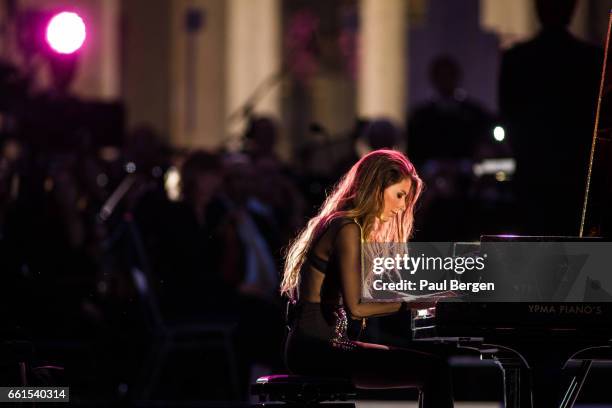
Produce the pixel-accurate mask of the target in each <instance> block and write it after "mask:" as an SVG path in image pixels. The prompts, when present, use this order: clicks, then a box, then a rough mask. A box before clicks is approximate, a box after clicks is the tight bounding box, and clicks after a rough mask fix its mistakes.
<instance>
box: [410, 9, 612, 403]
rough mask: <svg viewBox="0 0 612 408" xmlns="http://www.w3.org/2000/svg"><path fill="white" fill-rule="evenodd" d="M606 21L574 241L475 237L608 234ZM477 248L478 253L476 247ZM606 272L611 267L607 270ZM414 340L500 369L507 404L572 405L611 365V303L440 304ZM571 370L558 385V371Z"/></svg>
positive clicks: (610, 99) (610, 150)
mask: <svg viewBox="0 0 612 408" xmlns="http://www.w3.org/2000/svg"><path fill="white" fill-rule="evenodd" d="M611 27H612V15H611V18H610V25H609V26H608V35H607V41H606V48H605V54H604V63H603V73H602V79H601V85H600V91H599V100H598V104H597V112H596V118H595V128H594V132H593V139H592V145H591V152H590V160H589V164H588V177H587V184H586V194H585V198H584V206H583V211H582V217H581V225H580V232H579V235H578V236H577V237H502V236H500V237H492V236H488V237H481V242H480V246H483V245H486V244H487V243H489V242H491V241H495V240H499V241H503V240H506V241H508V240H516V241H521V240H522V241H529V240H531V239H533V240H541V241H547V240H550V241H554V240H560V241H572V240H574V241H577V242H581V241H586V240H589V239H593V238H590V237H604V239H609V238H610V236H611V232H612V229H611V226H610V219H611V218H610V210H611V209H612V183H610V180H612V166H610V163H611V161H610V160H611V159H612V61H610V58H609V51H610V50H609V48H610V42H611V39H610V32H611ZM477 246H478V245H477ZM476 250H478V248H476ZM608 268H609V266H608ZM412 331H413V338H414V340H415V341H422V342H443V343H453V344H456V345H457V346H458V347H460V348H463V349H469V350H473V351H474V352H476V353H478V354H479V355H480V357H481V358H483V359H492V360H493V361H495V363H496V364H497V365H498V366H499V367H500V368H501V369H502V372H503V378H504V396H505V406H506V407H509V408H517V407H521V408H548V407H562V408H569V407H572V406H573V405H574V403H575V401H576V399H577V397H578V395H579V393H580V390H581V388H582V385H583V384H584V382H585V380H586V378H587V376H588V374H589V371H590V369H591V367H592V365H593V363H594V362H597V361H599V360H604V361H612V347H611V346H612V343H611V339H612V302H580V303H565V302H556V303H555V302H516V303H504V302H486V301H481V302H479V301H467V302H466V301H462V300H461V299H443V300H441V301H439V302H438V303H437V304H436V306H435V307H430V308H424V309H417V310H414V311H413V316H412ZM570 366H572V367H573V371H572V372H573V377H571V379H570V380H569V381H567V380H566V383H567V384H564V383H563V377H562V375H561V374H562V371H563V369H564V368H566V369H568V368H571V367H570Z"/></svg>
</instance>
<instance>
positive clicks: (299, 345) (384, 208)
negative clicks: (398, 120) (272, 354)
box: [281, 150, 453, 408]
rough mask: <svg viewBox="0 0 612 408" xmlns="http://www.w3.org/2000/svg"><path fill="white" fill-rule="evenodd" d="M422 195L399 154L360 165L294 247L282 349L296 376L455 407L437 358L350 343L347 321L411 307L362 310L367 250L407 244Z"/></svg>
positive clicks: (375, 155) (384, 153)
mask: <svg viewBox="0 0 612 408" xmlns="http://www.w3.org/2000/svg"><path fill="white" fill-rule="evenodd" d="M421 189H422V182H421V179H420V178H419V176H418V175H417V173H416V171H415V169H414V166H413V165H412V163H410V161H409V160H408V159H407V158H406V156H404V155H403V154H402V153H400V152H397V151H393V150H376V151H374V152H371V153H370V154H368V155H366V156H364V157H363V158H362V159H361V160H359V161H358V162H357V163H356V164H355V165H354V166H353V167H352V168H351V169H350V170H349V171H348V172H347V173H346V175H344V177H343V178H342V179H341V180H340V182H339V183H338V184H337V186H336V187H335V188H334V190H333V191H332V192H331V193H330V194H329V196H328V197H327V199H326V200H325V202H324V204H323V206H322V207H321V209H320V211H319V213H318V214H317V215H316V216H315V217H313V218H312V219H311V220H310V221H309V222H308V225H307V226H306V228H304V230H303V231H302V232H301V233H300V234H299V235H298V236H297V238H296V239H295V240H294V241H293V243H292V244H291V245H290V247H289V250H288V252H287V257H286V260H285V270H284V276H283V281H282V284H281V291H282V293H283V294H285V295H287V296H288V297H289V299H290V300H291V302H292V303H293V304H294V306H293V313H291V314H290V315H291V316H290V318H289V326H290V332H289V335H288V338H287V342H286V345H285V360H286V363H287V366H288V368H289V369H290V370H291V371H292V372H294V373H296V374H305V375H325V376H346V377H350V378H351V379H352V381H353V382H354V383H355V385H356V386H357V387H360V388H413V387H417V388H419V389H420V391H421V395H422V397H423V399H422V404H423V405H421V406H423V407H426V408H427V407H437V408H444V407H452V406H453V400H452V391H451V380H450V371H449V368H448V366H447V364H446V362H445V361H444V360H442V359H440V358H438V357H436V356H434V355H431V354H426V353H421V352H418V351H414V350H409V349H401V348H396V347H390V346H385V345H380V344H372V343H364V342H359V341H355V340H351V339H349V338H348V336H347V324H348V318H352V319H365V318H368V317H375V316H383V315H388V314H392V313H397V312H400V311H402V310H406V308H407V306H409V305H408V304H406V303H402V302H386V303H361V302H360V294H361V293H362V290H361V289H362V287H361V285H362V282H361V259H362V258H361V251H362V245H361V243H362V242H374V243H375V242H406V241H407V240H408V238H409V237H410V234H411V231H412V226H413V210H414V206H415V203H416V201H417V199H418V198H419V194H420V192H421Z"/></svg>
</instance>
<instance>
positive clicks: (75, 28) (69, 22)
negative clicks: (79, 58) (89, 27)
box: [46, 11, 86, 54]
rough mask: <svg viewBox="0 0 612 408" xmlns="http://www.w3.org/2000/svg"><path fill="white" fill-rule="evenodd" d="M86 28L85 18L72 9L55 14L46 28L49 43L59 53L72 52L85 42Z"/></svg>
mask: <svg viewBox="0 0 612 408" xmlns="http://www.w3.org/2000/svg"><path fill="white" fill-rule="evenodd" d="M85 37H86V30H85V23H84V22H83V19H82V18H81V17H80V16H79V15H78V14H77V13H73V12H70V11H63V12H61V13H58V14H56V15H54V16H53V17H52V18H51V20H49V24H48V25H47V29H46V39H47V43H48V44H49V46H50V47H51V49H53V50H54V51H55V52H57V53H59V54H72V53H74V52H76V51H78V50H79V49H80V48H81V47H82V46H83V43H84V42H85Z"/></svg>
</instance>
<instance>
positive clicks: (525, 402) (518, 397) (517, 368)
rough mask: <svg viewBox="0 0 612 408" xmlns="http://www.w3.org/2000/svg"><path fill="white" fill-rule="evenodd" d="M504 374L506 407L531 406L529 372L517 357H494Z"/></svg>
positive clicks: (525, 407) (529, 407)
mask: <svg viewBox="0 0 612 408" xmlns="http://www.w3.org/2000/svg"><path fill="white" fill-rule="evenodd" d="M495 362H496V363H497V365H498V366H499V367H500V368H501V370H502V373H503V376H504V406H505V407H506V408H533V403H532V399H531V373H530V371H529V367H526V366H525V365H524V364H523V362H522V361H521V360H519V359H511V358H499V357H497V358H496V359H495Z"/></svg>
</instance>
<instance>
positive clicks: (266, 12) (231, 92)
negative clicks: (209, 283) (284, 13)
mask: <svg viewBox="0 0 612 408" xmlns="http://www.w3.org/2000/svg"><path fill="white" fill-rule="evenodd" d="M226 5H227V10H226V12H227V18H226V21H227V31H226V32H227V34H226V50H227V53H226V55H225V61H226V64H225V65H226V75H227V77H226V90H225V109H226V113H227V122H226V135H227V142H228V147H229V148H230V149H232V150H235V149H238V148H239V147H240V145H241V143H240V137H241V136H242V134H243V132H244V129H245V125H246V115H245V114H246V113H247V112H246V111H247V110H251V109H250V108H247V109H246V110H245V107H246V104H247V103H248V102H249V100H250V98H252V97H253V96H254V95H257V96H255V98H253V99H254V100H252V112H254V113H255V114H259V115H270V116H273V117H275V118H277V119H280V79H279V73H280V70H281V65H282V64H281V41H282V33H281V4H280V0H227V2H226ZM280 142H281V150H284V146H285V145H284V143H283V142H282V141H280Z"/></svg>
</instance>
